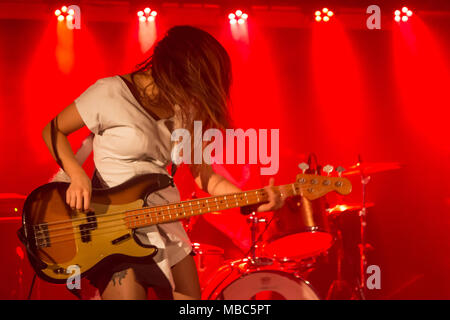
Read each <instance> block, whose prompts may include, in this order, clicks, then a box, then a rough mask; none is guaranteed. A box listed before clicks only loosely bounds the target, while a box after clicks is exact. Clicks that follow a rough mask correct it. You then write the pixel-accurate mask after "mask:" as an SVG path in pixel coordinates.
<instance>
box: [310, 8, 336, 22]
mask: <svg viewBox="0 0 450 320" xmlns="http://www.w3.org/2000/svg"><path fill="white" fill-rule="evenodd" d="M332 16H334V12H333V11H331V10H330V9H328V8H323V9H322V11H321V10H317V11H316V12H314V19H315V20H316V21H317V22H320V21H324V22H328V21H330V18H331V17H332Z"/></svg>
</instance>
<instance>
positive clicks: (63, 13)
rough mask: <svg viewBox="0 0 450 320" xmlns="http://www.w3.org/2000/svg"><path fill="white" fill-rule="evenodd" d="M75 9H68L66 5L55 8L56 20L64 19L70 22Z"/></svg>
mask: <svg viewBox="0 0 450 320" xmlns="http://www.w3.org/2000/svg"><path fill="white" fill-rule="evenodd" d="M74 15H75V10H74V9H69V8H68V7H66V6H62V7H61V9H56V10H55V16H56V17H57V18H58V21H64V19H66V20H67V21H69V22H71V21H73V19H74Z"/></svg>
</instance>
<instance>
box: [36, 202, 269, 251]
mask: <svg viewBox="0 0 450 320" xmlns="http://www.w3.org/2000/svg"><path fill="white" fill-rule="evenodd" d="M263 201H264V200H263ZM211 207H212V206H211ZM215 207H216V208H214V210H217V209H220V205H219V204H217V205H215ZM232 208H235V207H230V208H229V209H232ZM225 209H226V208H225ZM201 210H202V209H201V208H199V209H195V210H192V211H196V213H195V214H192V215H198V214H202V213H203V212H202V211H201ZM173 215H174V214H171V216H173ZM160 216H162V217H164V216H169V214H163V215H160ZM179 219H180V218H178V219H174V220H173V221H176V220H179ZM117 220H124V219H123V218H121V219H115V220H109V221H107V222H115V221H117ZM142 220H148V218H144V219H142V218H140V219H138V220H137V221H133V222H139V221H142ZM102 222H104V221H102ZM123 222H126V221H123ZM167 222H170V221H167ZM162 223H164V222H162ZM117 227H120V228H121V229H122V228H123V229H124V230H129V229H130V228H128V227H127V225H126V224H125V223H119V224H117V223H116V224H113V225H109V226H102V227H99V228H87V229H84V230H83V231H90V230H96V231H97V232H96V233H95V234H92V235H91V236H96V235H104V234H108V233H111V232H116V231H119V230H120V229H119V230H108V231H106V229H111V228H117ZM66 229H70V227H67V228H66ZM72 229H76V232H70V233H60V234H53V235H51V238H52V239H53V238H55V237H64V236H70V238H67V239H59V240H57V241H51V244H56V243H61V242H66V241H72V240H74V239H81V238H82V236H78V234H81V230H78V228H77V227H72ZM100 230H101V231H106V232H100V233H99V232H98V231H100ZM45 238H46V237H45V236H44V237H36V238H35V239H36V240H42V239H45Z"/></svg>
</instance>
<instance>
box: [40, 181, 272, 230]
mask: <svg viewBox="0 0 450 320" xmlns="http://www.w3.org/2000/svg"><path fill="white" fill-rule="evenodd" d="M258 192H261V197H265V196H266V194H265V191H264V190H254V192H253V193H254V194H250V196H248V195H247V196H246V200H244V199H243V198H242V197H241V201H247V203H248V201H250V202H251V201H253V200H250V197H252V196H254V195H256V197H257V198H258V197H259V196H260V195H259V194H258ZM227 196H231V195H227ZM203 199H207V198H203ZM200 201H201V200H189V201H183V202H179V203H174V204H169V205H161V206H156V207H143V208H139V209H135V210H130V211H123V212H114V213H111V214H104V215H98V216H97V218H104V217H110V216H115V215H120V214H127V213H131V212H135V211H139V213H136V214H128V215H127V216H126V217H125V218H133V217H137V216H144V215H149V214H150V215H151V217H150V218H153V217H157V216H159V214H158V215H156V216H155V215H153V214H154V213H161V212H164V211H167V212H168V214H169V215H171V214H175V213H171V211H172V212H173V210H178V211H179V210H182V211H183V210H186V207H188V208H189V209H192V207H195V206H201V204H200V203H199V202H200ZM218 201H220V203H222V202H224V201H226V203H228V202H229V201H230V199H222V200H219V199H216V200H215V202H210V203H211V204H213V205H217V203H218ZM236 202H238V201H237V198H236V197H235V198H233V201H232V203H236ZM186 203H188V204H189V206H187V205H185V204H186ZM250 204H251V203H250ZM213 205H209V204H208V205H205V204H203V205H202V206H203V207H204V208H205V207H207V208H208V207H212V206H213ZM244 205H246V204H244ZM170 206H174V207H173V208H170ZM176 206H178V207H176ZM158 209H159V210H158ZM189 209H188V211H189ZM87 219H89V217H80V218H75V219H69V220H60V221H55V222H53V223H49V224H48V225H56V224H69V223H70V224H71V223H73V222H77V221H85V220H86V221H87ZM121 219H123V218H117V219H110V220H106V222H108V221H115V220H121ZM88 223H89V222H88ZM43 225H46V224H38V225H32V227H34V228H35V227H36V226H43ZM48 225H46V226H47V227H48ZM66 228H67V227H60V228H48V229H47V230H51V231H55V230H60V229H66Z"/></svg>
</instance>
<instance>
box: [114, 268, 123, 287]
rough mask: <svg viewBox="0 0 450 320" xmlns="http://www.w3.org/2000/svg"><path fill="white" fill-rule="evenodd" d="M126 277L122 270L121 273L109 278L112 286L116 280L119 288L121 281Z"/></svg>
mask: <svg viewBox="0 0 450 320" xmlns="http://www.w3.org/2000/svg"><path fill="white" fill-rule="evenodd" d="M126 276H127V270H123V271H119V272H116V273H114V274H113V275H112V277H111V280H112V282H113V285H116V280H117V285H119V286H120V285H121V284H122V279H125V277H126Z"/></svg>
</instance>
